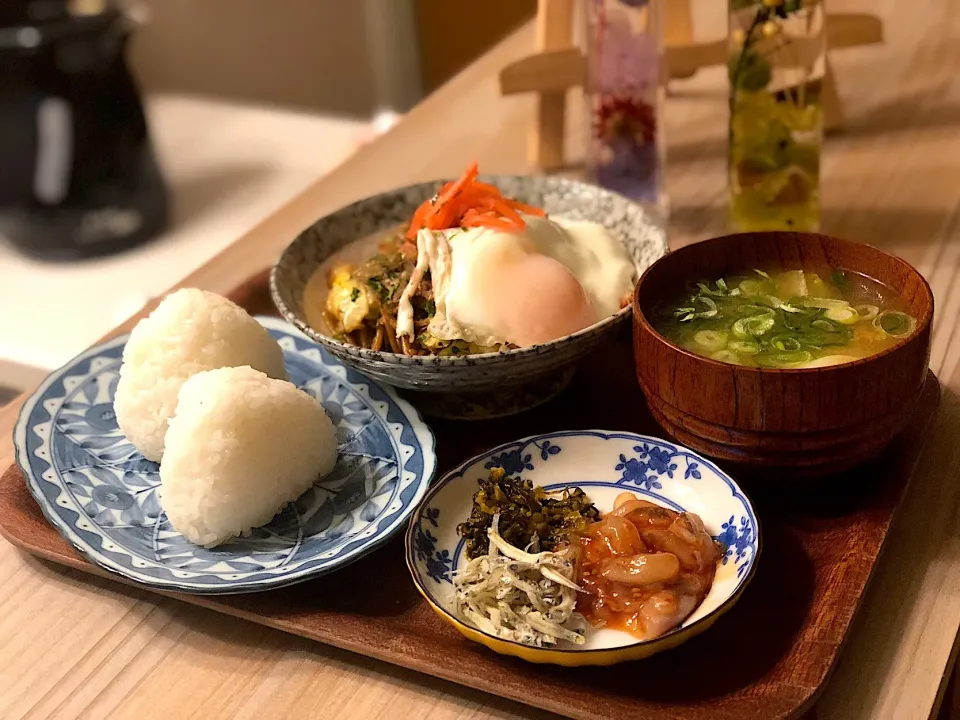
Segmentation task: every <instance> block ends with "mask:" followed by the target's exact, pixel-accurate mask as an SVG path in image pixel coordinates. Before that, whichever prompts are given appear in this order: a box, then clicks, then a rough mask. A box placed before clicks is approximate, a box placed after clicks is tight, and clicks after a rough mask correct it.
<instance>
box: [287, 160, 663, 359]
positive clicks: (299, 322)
mask: <svg viewBox="0 0 960 720" xmlns="http://www.w3.org/2000/svg"><path fill="white" fill-rule="evenodd" d="M479 177H480V179H482V180H483V181H485V182H491V183H493V184H496V183H497V181H500V180H514V181H524V180H526V181H531V180H536V181H547V182H552V183H556V184H557V185H561V186H567V187H570V188H573V189H577V190H589V191H591V192H595V193H596V192H599V193H601V194H604V195H610V196H613V197H615V198H617V199H619V200H621V201H623V202H625V203H629V204H630V205H631V206H633V207H634V208H635V209H636V211H638V212H640V213H641V214H643V215H644V216H645V217H646V218H647V219H648V220H649V222H650V225H651V226H653V227H654V228H656V230H657V232H658V234H659V235H660V238H659V239H660V241H661V242H660V245H661V247H662V250H663V254H662V255H661V256H660V257H659V258H657V259H656V260H654V261H653V263H651V265H650V267H653V265H654V264H656V263H657V262H659V260H660V259H662V258H663V257H665V256H667V255H669V254H670V252H671V250H670V244H669V241H668V239H667V229H666V227H663V226H662V223H658V222H657V221H656V219H655V218H654V217H653V216H652V215H651V214H650V213H649V212H648V211H647V209H646V208H644V207H643V206H642V205H641V204H639V203H637V202H636V201H634V200H631V199H630V198H628V197H626V196H625V195H622V194H621V193H618V192H616V191H614V190H609V189H607V188H603V187H600V186H599V185H593V184H591V183H588V182H583V181H582V180H576V179H573V178H564V177H559V176H555V175H504V174H499V175H496V174H494V175H485V174H482V175H480V176H479ZM449 180H450V178H438V179H435V180H428V181H424V182H418V183H410V184H409V185H402V186H400V187H396V188H392V189H390V190H384V191H383V192H379V193H376V194H375V195H368V196H366V197H363V198H360V199H358V200H354V201H353V202H351V203H348V204H347V205H343V206H341V207H339V208H336V209H335V210H332V211H330V212H328V213H326V214H325V215H323V216H321V217H319V218H317V219H316V220H314V221H313V222H312V223H311V224H310V225H308V226H307V227H306V228H304V229H303V230H301V231H300V232H299V233H297V236H296V237H295V238H293V240H291V241H290V242H289V243H288V244H287V246H286V247H285V248H284V249H283V250H282V251H281V252H280V255H279V257H278V258H277V259H276V261H275V262H274V263H273V265H272V266H271V268H270V298H271V299H272V300H273V304H274V305H275V306H276V308H277V310H279V311H280V314H281V315H282V316H283V318H284V319H285V320H286V321H287V322H289V323H291V324H292V325H294V326H295V327H296V328H297V329H298V330H300V332H302V333H304V334H306V335H307V336H308V337H309V338H310V339H311V340H313V341H314V342H318V343H322V344H323V345H325V346H327V347H330V348H332V349H335V350H337V351H340V352H344V353H348V354H350V355H351V356H354V357H359V358H362V359H365V360H375V361H382V358H383V357H384V356H386V357H389V358H398V359H399V358H402V359H399V360H397V362H396V363H394V364H404V363H408V362H409V363H414V362H415V359H417V358H419V359H420V360H421V361H422V360H424V359H426V360H428V361H429V365H430V366H441V367H442V366H456V365H462V364H467V361H469V362H477V361H480V362H483V361H485V360H491V359H494V358H501V357H506V356H517V355H528V354H530V355H539V354H542V353H543V352H544V351H545V350H549V349H552V348H554V347H556V346H558V345H560V344H567V343H570V342H575V341H576V340H578V339H580V338H581V337H583V336H585V335H590V334H593V333H595V332H599V331H602V330H605V329H607V328H608V327H610V326H611V325H614V324H616V323H619V322H621V321H623V320H624V319H625V318H626V317H627V316H628V315H630V314H631V313H632V312H633V305H634V303H633V299H632V298H633V296H634V293H635V292H636V287H637V284H638V282H639V280H640V278H641V277H642V276H643V275H644V274H645V273H646V270H648V269H649V267H648V268H646V269H645V270H644V271H643V272H639V273H637V281H635V282H634V287H633V290H632V291H631V292H630V298H631V301H630V302H628V303H627V304H626V305H624V306H623V307H622V308H620V309H619V310H618V311H617V312H615V313H614V314H612V315H608V316H607V317H604V318H601V319H600V320H598V321H597V322H595V323H593V324H592V325H588V326H587V327H585V328H581V329H580V330H577V331H576V332H574V333H570V334H569V335H563V336H562V337H558V338H554V339H553V340H550V341H548V342H545V343H539V344H537V345H528V346H527V347H519V348H512V349H508V350H501V351H498V352H487V353H475V354H471V355H402V354H398V353H395V352H390V351H385V350H371V349H370V348H361V347H358V346H356V345H349V344H347V343H344V342H341V341H339V340H337V339H335V338H333V337H330V336H329V335H324V334H323V333H321V332H319V331H317V330H315V329H314V328H313V327H311V326H310V325H309V324H308V323H307V322H306V319H305V318H301V317H300V315H299V314H297V313H294V312H293V311H292V310H291V309H290V308H289V307H287V304H286V303H285V302H284V301H283V300H282V298H281V297H280V289H279V288H280V281H279V275H280V272H281V270H280V264H281V263H282V261H283V260H284V258H285V257H286V255H287V254H288V253H289V252H290V249H291V248H292V247H293V246H294V245H295V244H297V243H299V242H301V238H302V237H304V236H305V235H306V233H307V231H309V230H310V229H311V228H312V227H313V226H314V225H315V224H316V223H317V222H319V221H320V220H323V219H325V218H328V217H331V216H333V215H337V214H339V213H341V212H345V211H349V210H355V209H356V208H357V207H358V206H361V205H364V204H367V203H373V202H375V201H377V200H382V199H384V198H388V197H391V196H393V195H396V194H398V193H401V192H404V191H406V190H410V189H413V188H420V187H424V188H426V187H430V186H439V185H440V184H442V183H444V182H448V181H449ZM359 239H362V238H355V239H354V240H352V241H351V242H355V241H356V240H359ZM348 244H349V243H348ZM634 270H636V267H634ZM421 364H422V362H421Z"/></svg>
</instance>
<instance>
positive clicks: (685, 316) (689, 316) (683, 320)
mask: <svg viewBox="0 0 960 720" xmlns="http://www.w3.org/2000/svg"><path fill="white" fill-rule="evenodd" d="M690 320H693V313H690V314H689V315H684V316H683V317H682V318H680V322H688V321H690Z"/></svg>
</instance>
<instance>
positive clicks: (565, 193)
mask: <svg viewBox="0 0 960 720" xmlns="http://www.w3.org/2000/svg"><path fill="white" fill-rule="evenodd" d="M483 180H485V181H486V182H490V183H493V184H495V185H497V186H498V187H499V188H500V189H501V190H502V191H503V193H504V195H506V196H508V197H513V198H516V199H518V200H521V201H523V202H525V203H529V204H532V205H537V206H539V207H542V208H544V209H545V210H546V211H547V212H548V213H551V214H555V215H558V216H562V217H567V218H572V219H580V220H589V221H593V222H597V223H600V224H602V225H603V226H604V227H606V228H607V229H608V230H610V232H611V233H612V234H613V236H614V237H615V238H617V239H619V240H620V241H621V242H622V243H623V244H624V246H625V247H626V248H627V249H628V250H629V252H630V256H631V258H632V259H633V262H634V264H635V265H636V270H637V277H639V276H640V273H641V272H643V270H644V269H646V268H647V267H648V266H649V265H650V264H651V263H652V262H654V261H655V260H657V259H658V258H660V257H662V256H663V255H664V254H665V253H666V252H667V241H666V235H665V233H664V231H663V229H662V228H661V227H659V226H658V225H657V224H655V223H654V221H653V220H652V218H651V217H650V216H649V215H648V214H646V213H645V212H644V210H643V209H642V208H641V207H640V206H639V205H637V204H635V203H633V202H631V201H630V200H627V199H626V198H624V197H622V196H620V195H617V194H615V193H612V192H609V191H606V190H603V189H601V188H598V187H595V186H592V185H586V184H584V183H580V182H575V181H573V180H568V179H564V178H557V177H526V176H522V177H519V176H518V177H514V176H493V177H486V178H483ZM442 182H443V181H437V182H430V183H421V184H419V185H411V186H408V187H404V188H400V189H398V190H391V191H390V192H386V193H383V194H381V195H376V196H374V197H370V198H367V199H365V200H361V201H359V202H356V203H354V204H352V205H348V206H347V207H344V208H341V209H340V210H337V211H336V212H334V213H332V214H330V215H327V216H326V217H323V218H321V219H320V220H318V221H317V222H316V223H314V224H313V225H312V226H311V227H309V228H307V229H306V230H305V231H304V232H302V233H301V234H300V235H299V236H298V237H297V238H296V239H295V240H294V241H293V242H292V243H291V244H290V246H289V247H287V249H286V250H284V251H283V254H282V255H281V256H280V259H279V260H278V261H277V264H276V265H275V266H274V268H273V271H272V272H271V275H270V292H271V295H272V297H273V300H274V303H275V304H276V306H277V309H278V310H279V311H280V313H281V314H282V315H283V316H284V317H285V318H286V319H287V320H288V321H290V322H291V323H293V324H294V325H295V326H296V327H298V328H299V329H300V330H301V331H302V332H304V333H306V334H307V335H308V336H309V337H311V338H313V339H314V340H316V341H317V342H319V343H320V344H322V345H323V346H324V347H325V348H327V350H329V351H330V352H331V353H332V354H333V355H335V356H336V357H338V358H339V359H340V360H342V361H343V362H344V363H345V364H347V365H350V366H352V367H354V368H356V369H357V370H359V371H361V372H362V373H364V374H366V375H368V376H369V377H371V378H373V379H375V380H377V381H379V382H382V383H385V384H387V385H392V386H394V387H397V388H402V389H404V390H407V391H415V392H416V396H415V399H414V402H415V404H416V405H417V406H418V407H419V408H420V409H421V410H423V411H424V412H427V413H430V414H432V415H438V416H441V417H450V418H459V419H470V418H477V417H495V416H502V415H509V414H512V413H515V412H519V411H521V410H525V409H528V408H530V407H533V406H534V405H537V404H539V403H541V402H545V401H546V400H549V399H550V397H552V396H553V395H556V394H557V393H558V392H560V391H561V390H562V389H563V388H564V387H565V386H566V384H567V383H568V382H569V381H570V379H571V377H572V376H573V371H574V369H575V368H576V365H577V362H578V361H579V360H580V359H581V358H582V357H584V356H585V355H586V354H587V353H589V352H590V351H591V350H593V349H594V348H595V347H596V346H597V344H598V343H599V342H600V341H601V340H602V339H603V338H604V337H606V336H607V335H608V334H609V333H611V332H613V331H615V330H616V329H617V327H618V326H620V325H621V324H622V323H624V322H626V321H627V319H628V318H629V315H630V308H629V307H627V308H624V309H623V310H621V311H620V312H618V313H617V314H616V315H612V316H610V317H608V318H606V319H604V320H602V321H601V322H599V323H597V324H595V325H592V326H591V327H588V328H585V329H583V330H581V331H579V332H577V333H574V334H573V335H569V336H566V337H563V338H560V339H558V340H554V341H552V342H549V343H544V344H542V345H535V346H533V347H526V348H521V349H518V350H509V351H506V352H502V353H487V354H483V355H472V356H468V357H408V356H405V355H397V354H395V353H390V352H374V351H372V350H367V349H363V348H358V347H354V346H352V345H347V344H345V343H341V342H339V341H337V340H334V339H333V338H331V337H328V336H327V335H324V334H323V333H321V332H318V331H317V330H315V329H314V328H312V327H310V326H309V325H308V324H307V322H306V319H305V316H304V311H303V304H302V300H303V291H304V287H305V285H306V283H307V281H308V280H309V278H310V276H311V275H312V274H313V272H314V271H315V270H316V269H317V268H318V267H319V266H320V265H321V264H322V263H323V262H324V261H325V260H327V259H328V258H329V257H330V256H331V255H332V254H333V253H335V252H337V251H339V250H341V248H343V247H344V246H346V245H348V244H350V243H352V242H354V241H356V240H358V239H360V238H365V237H368V236H370V235H372V234H374V233H376V232H378V231H384V230H388V229H390V228H393V227H396V226H397V225H398V224H400V223H404V222H408V221H409V219H410V217H411V215H412V213H413V211H414V210H415V209H416V208H417V207H418V206H419V205H420V204H421V203H422V202H423V201H424V200H426V199H428V198H430V197H432V196H433V195H434V194H435V193H436V191H437V188H438V187H439V186H440V185H441V184H442Z"/></svg>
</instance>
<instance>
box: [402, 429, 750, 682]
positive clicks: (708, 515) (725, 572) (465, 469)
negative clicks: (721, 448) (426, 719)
mask: <svg viewBox="0 0 960 720" xmlns="http://www.w3.org/2000/svg"><path fill="white" fill-rule="evenodd" d="M493 467H502V468H503V469H504V470H505V471H506V472H507V474H508V475H520V476H522V477H524V478H527V479H529V480H530V481H532V482H533V484H534V485H539V486H543V487H545V488H547V489H550V490H555V489H559V488H563V487H568V486H579V487H581V488H583V489H584V491H585V492H586V493H587V494H588V495H589V496H590V499H591V500H592V501H593V502H594V503H595V504H596V506H597V508H598V509H599V510H600V511H601V512H602V513H605V512H608V511H610V510H612V509H613V502H614V499H615V498H616V496H617V495H619V494H620V493H622V492H624V491H625V490H628V491H630V492H633V493H635V494H636V495H638V496H639V497H641V498H643V499H646V500H650V501H651V502H655V503H658V504H660V505H663V506H665V507H668V508H671V509H673V510H677V511H690V512H694V513H697V514H698V515H699V516H700V517H701V518H702V519H703V521H704V524H705V526H706V528H707V530H708V531H709V532H710V533H711V534H712V535H713V536H714V538H716V540H717V541H718V542H719V543H720V544H721V545H722V546H723V549H724V552H723V556H722V559H721V560H720V564H719V566H718V568H717V575H716V578H715V580H714V583H713V587H712V588H711V590H710V592H709V593H708V595H707V597H706V598H705V599H704V601H703V603H701V605H700V606H699V607H698V608H697V609H696V610H695V611H694V612H693V614H692V615H691V616H690V617H688V618H687V619H686V621H684V623H683V624H682V625H681V626H680V627H678V628H676V629H674V630H672V631H671V632H669V633H666V634H665V635H662V636H660V637H658V638H655V639H653V640H648V641H645V642H639V641H637V639H636V638H634V637H633V636H632V635H629V634H628V633H625V632H621V631H618V630H610V629H600V630H597V629H593V628H591V629H590V630H588V631H587V636H586V643H585V644H584V645H582V646H576V647H573V646H571V647H569V648H559V649H557V648H537V647H530V646H527V645H521V644H519V643H516V642H512V641H508V640H502V639H499V638H496V637H494V636H492V635H488V634H486V633H483V632H481V631H480V630H478V629H477V628H474V627H473V626H471V625H468V624H467V623H465V622H464V621H462V620H461V619H460V618H458V617H456V616H455V615H454V612H453V606H454V604H453V599H454V594H453V583H452V580H451V578H450V575H451V573H453V572H454V571H456V570H457V568H458V567H460V566H461V564H462V563H464V562H465V561H466V551H465V547H464V545H465V543H464V541H463V539H462V538H460V537H459V535H458V534H457V524H458V523H460V522H462V521H464V520H466V519H467V518H468V517H469V515H470V509H471V506H472V502H473V495H474V493H475V492H476V491H477V480H479V479H481V478H484V477H486V476H487V474H488V473H489V472H490V468H493ZM759 556H760V526H759V524H758V522H757V515H756V512H755V511H754V509H753V505H752V504H751V503H750V500H749V499H748V498H747V497H746V495H745V494H744V493H743V491H742V490H741V489H740V487H739V486H738V485H737V483H736V482H735V481H734V480H733V479H732V478H731V477H730V476H729V475H727V474H726V473H725V472H723V470H721V469H720V468H718V467H717V466H716V465H714V464H713V463H712V462H711V461H709V460H707V459H705V458H703V457H701V456H700V455H697V454H696V453H694V452H692V451H690V450H687V449H686V448H684V447H682V446H680V445H675V444H674V443H671V442H668V441H666V440H660V439H659V438H653V437H647V436H645V435H635V434H633V433H627V432H606V431H602V430H578V431H569V432H554V433H549V434H546V435H537V436H534V437H528V438H524V439H523V440H517V441H515V442H511V443H507V444H506V445H500V446H499V447H496V448H493V449H492V450H489V451H488V452H486V453H484V454H482V455H478V456H476V457H474V458H471V459H470V460H467V461H466V462H465V463H463V464H462V465H460V466H459V467H457V468H455V469H454V470H451V471H450V472H449V473H447V474H446V475H444V476H443V477H442V478H441V479H440V480H439V481H438V482H437V483H436V484H434V486H433V487H431V488H430V490H429V491H428V492H427V494H426V496H425V497H424V499H423V502H422V503H421V504H420V507H419V508H417V511H416V512H415V513H414V515H413V516H412V517H411V518H410V523H409V526H408V527H407V535H406V557H407V565H408V567H409V569H410V572H411V574H412V576H413V580H414V583H415V584H416V586H417V589H418V590H419V591H420V593H421V594H422V595H423V596H424V597H425V598H426V599H427V601H428V602H429V603H430V605H431V606H432V607H433V609H434V610H435V611H436V612H437V614H439V615H440V617H442V618H443V619H444V620H446V621H448V622H449V623H451V624H452V625H453V626H454V627H456V628H457V630H459V631H460V632H461V633H463V634H464V635H465V636H467V637H468V638H470V639H471V640H475V641H476V642H480V643H482V644H484V645H486V646H487V647H489V648H490V649H492V650H494V651H496V652H498V653H502V654H506V655H513V656H516V657H520V658H523V659H524V660H528V661H530V662H537V663H553V664H558V665H567V666H578V665H610V664H613V663H617V662H623V661H625V660H638V659H640V658H644V657H649V656H650V655H653V654H654V653H657V652H660V651H661V650H665V649H667V648H671V647H675V646H677V645H679V644H680V643H682V642H684V641H686V640H688V639H689V638H691V637H693V636H694V635H697V634H699V633H700V632H703V631H704V630H706V629H707V628H709V627H710V626H711V625H712V624H713V623H714V622H715V621H716V620H717V619H718V618H719V617H720V616H721V615H723V613H725V612H726V611H727V610H729V609H730V608H731V607H732V606H733V604H734V603H735V602H736V600H737V599H738V598H739V597H740V595H741V593H742V592H743V590H744V588H746V586H747V584H748V583H749V582H750V580H751V579H752V577H753V575H754V570H755V569H756V565H757V560H758V558H759Z"/></svg>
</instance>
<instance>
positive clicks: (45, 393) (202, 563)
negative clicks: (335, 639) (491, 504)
mask: <svg viewBox="0 0 960 720" xmlns="http://www.w3.org/2000/svg"><path fill="white" fill-rule="evenodd" d="M257 319H258V320H259V321H260V322H261V323H262V324H263V325H264V326H265V327H266V328H267V330H269V332H270V334H271V335H272V336H273V337H274V338H276V340H277V341H278V342H279V343H280V346H281V347H282V348H283V352H284V359H285V360H286V365H287V371H288V372H289V373H290V379H291V380H292V381H293V382H294V383H295V384H296V385H297V386H298V387H300V388H302V389H303V390H305V391H307V392H308V393H310V394H311V395H313V396H314V397H316V398H317V400H318V401H320V403H321V404H322V405H323V407H324V409H325V410H326V411H327V414H328V415H329V416H330V418H331V419H332V420H333V421H334V424H335V425H336V426H337V436H338V439H339V444H340V458H339V460H338V461H337V465H336V467H335V468H334V470H333V472H332V473H331V474H330V475H329V476H328V477H327V478H325V479H324V480H323V481H322V482H320V483H318V484H317V485H315V486H314V487H313V488H311V489H310V490H308V491H307V492H306V493H304V494H303V495H301V496H300V498H299V499H298V500H297V501H296V502H294V503H291V504H290V505H288V506H287V507H286V508H285V509H284V510H283V511H282V512H281V513H280V514H279V515H277V517H275V518H274V519H273V520H272V521H271V522H270V524H269V525H266V526H265V527H263V528H260V529H257V530H255V531H254V532H253V534H252V535H251V536H250V537H246V538H238V539H236V540H234V541H232V542H230V543H227V544H224V545H221V546H219V547H216V548H213V549H205V548H202V547H198V546H197V545H194V544H193V543H191V542H189V541H188V540H186V539H185V538H184V537H183V536H182V535H181V534H180V533H178V532H176V531H175V530H174V529H173V528H172V527H171V525H170V523H169V522H168V521H167V518H166V515H165V514H164V512H163V508H162V506H161V505H160V501H159V497H158V492H157V491H158V489H159V486H160V475H159V465H158V464H157V463H154V462H151V461H149V460H146V459H144V458H143V456H142V455H140V453H139V452H137V450H136V449H135V448H134V447H133V446H132V445H131V444H130V443H129V442H128V441H127V439H126V437H125V436H124V435H123V433H122V432H121V431H120V429H119V428H118V427H117V422H116V417H115V415H114V412H113V397H114V392H115V391H116V388H117V382H118V381H119V378H120V375H119V370H120V361H121V356H122V354H123V347H124V344H125V343H126V340H127V336H123V337H118V338H115V339H113V340H109V341H107V342H105V343H103V344H102V345H98V346H96V347H94V348H91V349H90V350H88V351H87V352H85V353H83V354H82V355H80V356H79V357H77V358H75V359H74V360H72V361H71V362H70V363H69V364H68V365H66V366H65V367H63V368H61V369H60V370H57V371H56V372H54V373H53V374H51V375H50V377H48V378H47V379H46V381H45V382H44V383H43V385H41V386H40V388H39V389H38V390H37V392H36V393H34V395H33V396H32V397H31V398H30V399H29V400H28V401H27V402H26V404H25V405H24V406H23V409H22V411H21V413H20V418H19V420H18V421H17V426H16V428H15V430H14V442H15V444H16V449H17V463H18V464H19V465H20V468H21V469H22V470H23V474H24V476H25V477H26V480H27V485H28V487H29V488H30V491H31V492H32V493H33V496H34V497H35V498H36V499H37V502H38V503H39V504H40V508H41V509H42V510H43V512H44V515H46V517H47V519H48V520H49V521H50V522H51V523H52V524H53V526H54V527H55V528H56V529H57V530H58V531H59V532H60V534H61V535H63V537H64V538H65V539H66V540H67V541H69V542H70V544H72V545H73V546H74V547H75V548H77V550H79V551H80V552H81V553H83V554H84V555H85V556H86V557H87V558H88V559H90V560H91V561H92V562H94V563H96V564H98V565H100V566H102V567H104V568H106V569H107V570H111V571H113V572H116V573H118V574H120V575H123V576H124V577H127V578H130V579H131V580H135V581H137V582H140V583H143V584H145V585H150V586H153V587H156V588H161V589H165V590H178V591H183V592H190V593H201V594H217V593H239V592H253V591H258V590H267V589H270V588H275V587H280V586H282V585H290V584H292V583H296V582H300V581H302V580H306V579H308V578H312V577H316V576H317V575H322V574H324V573H327V572H330V571H332V570H335V569H336V568H339V567H342V566H343V565H345V564H347V563H349V562H352V561H353V560H356V559H357V558H359V557H360V556H362V555H364V554H365V553H368V552H370V551H371V550H373V549H374V548H376V547H377V546H379V545H381V544H382V543H383V542H384V541H385V540H387V538H389V537H390V536H391V535H393V534H394V533H395V532H396V531H397V530H399V529H400V528H401V527H402V526H403V524H404V521H405V520H406V519H407V517H408V516H409V515H410V513H411V511H412V510H413V508H415V507H416V506H417V504H418V503H419V502H420V500H421V498H422V497H423V495H424V493H425V492H426V489H427V485H428V484H429V482H430V480H431V479H432V478H433V474H434V471H435V470H436V454H435V452H434V437H433V433H432V431H431V430H430V428H429V427H427V425H425V424H424V422H423V421H422V419H421V418H420V415H419V413H418V412H417V411H416V410H415V409H414V408H413V407H411V406H410V405H409V404H408V403H407V402H405V401H404V400H401V399H400V398H398V397H397V395H396V394H395V393H394V392H393V391H392V390H389V389H386V388H382V387H380V386H379V385H376V384H375V383H373V382H371V381H370V380H369V379H368V378H366V377H364V376H363V375H361V374H360V373H358V372H356V371H354V370H352V369H350V368H347V367H345V366H344V365H342V364H341V363H340V362H339V361H338V360H337V359H335V358H334V357H333V356H332V355H330V354H329V353H327V351H326V350H323V349H322V348H320V347H319V346H318V345H316V344H315V343H314V342H313V341H311V340H308V339H307V338H306V337H305V336H303V335H301V334H300V333H299V332H298V331H297V330H295V329H294V328H293V327H292V326H290V325H288V324H287V323H286V322H283V321H282V320H276V319H273V318H268V317H262V318H257Z"/></svg>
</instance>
